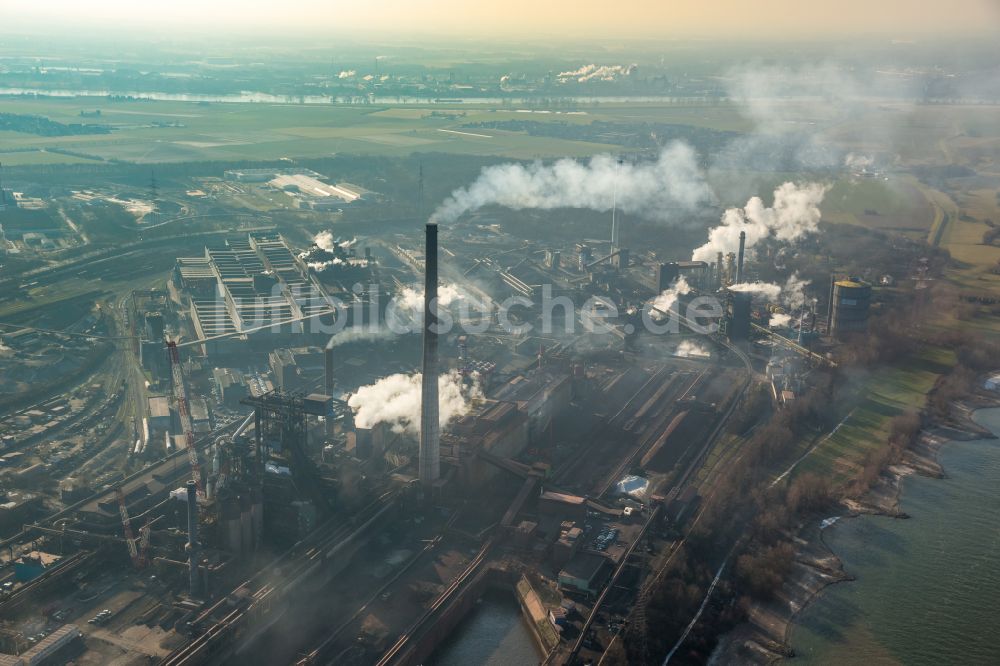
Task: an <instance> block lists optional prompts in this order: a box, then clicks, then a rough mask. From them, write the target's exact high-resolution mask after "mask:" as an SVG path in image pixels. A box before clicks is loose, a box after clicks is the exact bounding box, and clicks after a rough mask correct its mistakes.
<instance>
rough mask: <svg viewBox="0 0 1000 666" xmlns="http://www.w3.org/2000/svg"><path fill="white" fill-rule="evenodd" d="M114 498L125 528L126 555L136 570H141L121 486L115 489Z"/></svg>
mask: <svg viewBox="0 0 1000 666" xmlns="http://www.w3.org/2000/svg"><path fill="white" fill-rule="evenodd" d="M115 498H116V499H117V500H118V511H119V512H120V513H121V515H122V526H123V527H124V528H125V543H126V544H127V545H128V554H129V557H130V558H131V559H132V564H133V565H134V566H135V568H136V569H140V568H142V559H141V558H140V557H139V550H138V549H137V548H136V546H135V534H133V533H132V519H131V518H129V515H128V507H127V506H125V493H124V492H122V487H121V486H116V487H115Z"/></svg>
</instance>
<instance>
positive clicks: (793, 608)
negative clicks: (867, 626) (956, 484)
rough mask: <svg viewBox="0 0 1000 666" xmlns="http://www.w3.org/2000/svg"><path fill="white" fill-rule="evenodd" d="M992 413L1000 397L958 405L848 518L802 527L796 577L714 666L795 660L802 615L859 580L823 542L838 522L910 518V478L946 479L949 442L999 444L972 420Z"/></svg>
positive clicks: (756, 608) (849, 507)
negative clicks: (904, 503)
mask: <svg viewBox="0 0 1000 666" xmlns="http://www.w3.org/2000/svg"><path fill="white" fill-rule="evenodd" d="M990 407H1000V397H998V396H996V395H991V394H987V393H985V392H978V393H976V394H975V395H973V396H970V397H969V399H967V400H966V401H964V402H962V403H961V404H956V405H954V408H953V412H952V416H951V418H949V419H948V422H947V423H946V424H937V425H931V426H929V427H928V428H926V429H925V430H924V431H923V432H922V433H921V435H920V437H919V439H918V441H917V443H916V444H915V445H914V446H913V447H911V448H910V449H909V450H907V451H906V452H905V454H904V456H903V460H902V461H901V462H900V463H898V464H894V465H891V466H890V467H888V468H887V469H886V470H885V472H884V473H883V474H882V475H881V476H880V478H879V480H878V482H877V483H876V484H875V485H874V486H873V487H872V488H871V489H869V490H868V491H867V492H866V493H864V494H863V495H862V496H860V497H858V498H849V499H845V500H844V501H843V502H842V505H843V507H844V509H845V511H846V513H844V514H843V515H841V516H836V517H831V518H827V519H824V520H822V521H811V522H810V523H808V524H807V525H805V526H803V527H802V528H801V529H800V530H799V531H798V533H797V534H795V535H794V537H793V542H794V543H795V544H796V546H797V549H798V550H797V553H796V560H795V563H794V567H793V571H792V573H791V575H789V576H788V578H787V579H786V580H785V582H784V584H783V586H782V588H781V590H780V591H779V592H778V594H777V595H776V596H775V599H774V600H773V601H770V602H768V603H754V604H753V606H752V607H751V608H750V610H749V613H748V620H747V622H745V623H743V624H741V625H740V626H738V627H736V628H735V629H734V630H733V631H731V632H729V633H728V634H726V635H724V636H722V637H720V640H719V644H718V646H717V648H716V650H715V651H714V652H713V655H712V658H711V660H710V663H713V664H729V663H757V664H768V663H773V662H775V661H778V660H780V659H783V658H786V657H790V656H793V654H794V653H793V650H792V648H791V645H790V634H791V630H792V627H793V626H794V624H795V621H796V619H797V618H798V617H799V615H800V614H801V613H802V612H803V611H804V610H805V609H806V608H807V607H808V606H809V605H810V604H811V603H812V602H813V601H815V600H816V599H817V598H818V597H819V596H820V594H821V593H822V592H823V590H825V589H826V588H827V587H829V586H830V585H834V584H837V583H842V582H845V581H851V580H854V577H853V576H852V575H850V573H849V572H847V571H845V570H844V566H843V563H842V561H841V560H840V558H839V557H838V556H837V554H836V553H834V552H833V550H832V549H831V548H830V547H829V545H828V544H827V543H826V541H825V540H824V530H825V528H826V527H829V526H830V525H832V524H833V523H834V522H836V521H837V520H842V519H846V518H851V517H857V516H860V515H866V514H868V515H873V514H874V515H884V516H889V517H893V518H899V519H905V518H908V517H909V516H908V515H907V514H906V513H905V512H904V511H902V509H901V508H900V501H901V497H902V490H903V479H905V478H906V477H908V476H911V475H920V476H926V477H930V478H944V476H945V470H944V469H943V468H942V466H941V463H940V461H939V458H938V453H939V451H940V449H941V447H943V446H944V444H946V443H948V442H959V441H970V440H978V439H996V435H995V434H994V433H992V432H990V431H989V430H987V429H985V428H983V427H982V426H980V425H979V424H977V423H975V422H974V421H973V419H972V416H973V414H974V413H975V411H976V410H978V409H982V408H990Z"/></svg>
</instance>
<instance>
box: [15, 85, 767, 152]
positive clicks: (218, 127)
mask: <svg viewBox="0 0 1000 666" xmlns="http://www.w3.org/2000/svg"><path fill="white" fill-rule="evenodd" d="M96 110H100V111H101V115H100V116H94V115H88V116H86V117H81V116H80V113H81V111H85V112H87V113H88V114H92V113H93V112H94V111H96ZM433 112H436V113H437V115H432V113H433ZM0 113H16V114H35V115H40V116H45V117H47V118H49V119H51V120H53V121H57V122H61V123H66V124H69V123H84V124H100V125H107V126H109V127H111V128H113V131H112V132H111V133H110V134H87V135H74V136H59V137H43V136H37V135H33V134H25V133H20V132H9V131H5V132H0V156H2V161H3V162H7V163H10V164H38V163H57V162H67V163H68V162H75V161H80V160H81V158H80V157H71V156H62V155H57V154H54V153H45V152H38V151H41V150H44V149H45V148H54V147H55V148H61V149H67V150H71V151H73V152H75V153H78V154H80V155H83V156H86V157H91V158H93V159H99V160H106V159H117V160H127V161H133V162H148V163H153V162H182V161H184V162H189V161H190V162H194V161H204V160H231V161H237V160H263V159H277V158H282V157H321V156H326V155H330V154H333V153H352V154H369V155H405V154H409V153H412V152H417V151H419V152H448V153H461V154H472V155H499V156H504V157H512V158H534V157H556V156H586V155H591V154H594V153H600V152H608V151H618V150H621V148H620V147H619V146H614V145H610V144H604V143H591V142H587V141H576V140H570V139H562V138H554V137H541V136H529V135H528V134H527V133H525V132H511V131H502V130H492V129H490V130H483V129H469V128H463V127H462V126H463V125H466V124H468V123H479V122H493V121H507V120H531V121H536V122H565V123H590V122H593V121H595V120H603V121H615V120H620V121H627V122H661V123H674V124H680V125H692V126H697V127H707V128H713V129H727V130H729V129H737V130H739V129H747V128H748V127H749V123H748V121H747V120H746V119H745V118H743V117H742V116H741V115H740V114H739V113H738V111H737V110H736V109H735V108H734V107H731V106H727V105H720V106H708V107H693V106H690V105H676V106H670V105H663V104H659V105H609V104H603V105H595V106H594V107H591V108H587V109H583V110H580V111H576V112H573V113H568V112H557V111H545V110H538V109H534V110H531V109H522V110H521V112H519V111H518V110H513V109H502V108H495V107H494V108H490V107H486V106H471V105H468V106H467V105H452V106H450V107H449V106H444V105H442V106H437V105H435V106H433V107H412V106H411V107H408V106H398V107H397V106H337V105H303V104H235V103H234V104H198V103H193V102H159V101H129V102H124V101H123V102H111V101H109V100H107V99H104V98H71V99H58V98H47V99H18V98H5V99H0ZM165 124H178V125H180V126H178V127H164V126H162V125H165ZM477 135H479V136H477ZM20 150H33V151H35V152H10V151H20ZM83 159H85V158H83Z"/></svg>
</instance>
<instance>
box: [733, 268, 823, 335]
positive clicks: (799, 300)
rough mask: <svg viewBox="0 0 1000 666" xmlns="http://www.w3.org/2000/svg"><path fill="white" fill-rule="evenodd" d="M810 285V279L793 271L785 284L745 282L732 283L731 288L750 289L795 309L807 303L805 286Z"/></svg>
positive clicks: (766, 298)
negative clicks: (805, 278)
mask: <svg viewBox="0 0 1000 666" xmlns="http://www.w3.org/2000/svg"><path fill="white" fill-rule="evenodd" d="M808 285H809V280H804V279H802V278H800V277H799V274H798V273H792V274H791V275H790V276H789V277H788V279H787V280H786V281H785V284H784V285H777V284H775V283H773V282H744V283H743V284H734V285H731V286H730V287H729V289H730V291H748V292H750V293H751V294H754V295H756V296H760V297H761V298H764V299H765V300H767V301H770V302H772V303H779V302H780V303H782V304H783V305H785V306H786V307H788V308H790V309H793V310H795V309H798V308H801V307H802V306H804V305H805V304H806V294H805V288H806V287H807V286H808ZM772 321H773V319H772ZM772 325H773V324H772Z"/></svg>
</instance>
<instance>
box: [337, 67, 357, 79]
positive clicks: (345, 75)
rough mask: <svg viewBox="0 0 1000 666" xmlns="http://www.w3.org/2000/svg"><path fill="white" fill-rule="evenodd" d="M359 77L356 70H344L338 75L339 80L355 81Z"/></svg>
mask: <svg viewBox="0 0 1000 666" xmlns="http://www.w3.org/2000/svg"><path fill="white" fill-rule="evenodd" d="M357 75H358V72H357V70H354V69H345V70H342V71H341V72H340V74H337V78H338V79H353V78H354V77H355V76H357Z"/></svg>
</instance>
